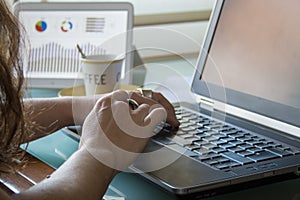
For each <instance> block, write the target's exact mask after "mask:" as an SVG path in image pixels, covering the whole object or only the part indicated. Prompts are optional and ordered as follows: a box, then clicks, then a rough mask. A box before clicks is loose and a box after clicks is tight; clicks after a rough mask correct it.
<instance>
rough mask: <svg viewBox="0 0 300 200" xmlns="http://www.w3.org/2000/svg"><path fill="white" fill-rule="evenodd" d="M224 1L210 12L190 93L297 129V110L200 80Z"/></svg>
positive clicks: (298, 115)
mask: <svg viewBox="0 0 300 200" xmlns="http://www.w3.org/2000/svg"><path fill="white" fill-rule="evenodd" d="M225 1H226V0H220V1H219V0H218V1H216V4H215V7H214V11H213V12H212V15H211V19H210V23H209V27H208V30H207V34H206V37H205V39H204V43H203V46H202V49H201V52H200V55H199V58H198V62H197V69H196V71H195V75H194V79H193V82H192V87H191V88H192V92H194V93H196V94H198V95H201V96H204V97H207V98H211V99H212V100H216V101H219V102H223V103H226V104H228V105H232V106H234V107H238V108H241V109H245V110H247V111H250V112H254V113H257V114H260V115H263V116H266V117H269V118H272V119H274V120H279V121H281V122H284V123H287V124H290V125H292V126H297V127H299V126H300V120H299V119H300V112H299V109H298V108H295V107H292V106H288V105H284V104H281V103H277V102H274V101H271V100H268V99H263V98H260V97H257V96H253V95H249V94H246V93H242V92H239V91H236V90H233V89H230V88H224V87H222V86H218V85H214V84H212V83H208V82H205V81H203V80H202V74H203V71H204V67H205V64H206V61H207V59H208V58H209V51H210V48H211V45H212V42H213V39H214V34H215V31H216V28H217V26H218V22H219V19H220V16H221V12H222V9H223V5H224V3H225ZM208 88H209V89H208ZM211 91H213V93H224V94H225V95H226V97H225V98H224V97H221V96H222V95H215V96H213V97H212V95H211Z"/></svg>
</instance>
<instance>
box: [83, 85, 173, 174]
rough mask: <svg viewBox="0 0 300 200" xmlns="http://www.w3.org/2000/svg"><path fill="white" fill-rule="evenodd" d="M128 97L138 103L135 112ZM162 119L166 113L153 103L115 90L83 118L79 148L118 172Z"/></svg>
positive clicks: (138, 96)
mask: <svg viewBox="0 0 300 200" xmlns="http://www.w3.org/2000/svg"><path fill="white" fill-rule="evenodd" d="M129 98H132V99H134V100H136V101H137V102H139V104H140V105H139V106H138V107H137V109H135V110H132V109H131V108H130V106H129V105H128V99H129ZM166 118H167V112H166V110H165V109H164V108H163V107H162V106H161V105H160V104H158V103H157V102H155V101H153V100H149V99H147V98H144V97H142V96H140V95H132V93H131V94H128V92H126V91H116V92H113V93H111V94H110V95H107V96H105V97H103V98H101V99H99V100H98V101H97V103H96V104H95V106H94V108H93V110H92V111H91V112H90V114H89V115H88V116H87V117H86V120H85V122H84V124H83V133H82V138H81V141H80V145H79V146H80V148H85V149H87V151H88V152H89V153H90V154H91V155H92V156H94V158H96V159H97V160H99V161H100V162H102V163H103V164H105V165H107V166H109V167H111V168H114V169H116V170H118V171H121V170H124V169H126V168H127V167H128V166H129V165H130V164H131V163H132V162H133V161H134V160H135V159H136V157H137V156H138V154H139V153H140V152H142V151H143V149H144V147H145V146H146V144H147V142H148V139H149V138H150V137H151V136H153V130H154V128H155V127H156V126H157V125H158V124H159V123H160V122H162V121H165V120H166ZM107 155H110V156H107Z"/></svg>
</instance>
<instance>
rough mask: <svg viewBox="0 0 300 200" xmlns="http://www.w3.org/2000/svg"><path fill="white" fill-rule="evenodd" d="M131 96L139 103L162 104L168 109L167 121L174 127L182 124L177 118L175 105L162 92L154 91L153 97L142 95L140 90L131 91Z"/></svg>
mask: <svg viewBox="0 0 300 200" xmlns="http://www.w3.org/2000/svg"><path fill="white" fill-rule="evenodd" d="M129 96H130V98H132V99H134V100H135V101H136V102H137V103H139V104H142V103H146V104H149V105H150V106H152V105H155V104H157V103H159V104H161V105H162V106H163V107H164V108H165V109H166V111H167V122H168V123H169V124H171V125H172V126H174V127H178V126H179V125H180V122H179V121H178V120H177V118H176V115H175V110H174V107H173V106H172V104H170V102H169V101H168V100H167V99H166V98H165V97H164V96H163V95H162V94H160V93H157V92H153V94H152V98H153V99H149V98H147V97H142V96H141V95H140V94H139V93H138V92H130V93H129Z"/></svg>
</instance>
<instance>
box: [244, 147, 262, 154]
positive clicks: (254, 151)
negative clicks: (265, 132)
mask: <svg viewBox="0 0 300 200" xmlns="http://www.w3.org/2000/svg"><path fill="white" fill-rule="evenodd" d="M247 150H248V151H251V152H253V153H259V152H262V151H264V150H262V149H260V148H257V147H251V148H249V149H247Z"/></svg>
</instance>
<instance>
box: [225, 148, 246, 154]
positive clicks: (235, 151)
mask: <svg viewBox="0 0 300 200" xmlns="http://www.w3.org/2000/svg"><path fill="white" fill-rule="evenodd" d="M227 150H228V151H232V152H234V153H239V152H242V151H244V149H242V148H239V147H232V148H228V149H227Z"/></svg>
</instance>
